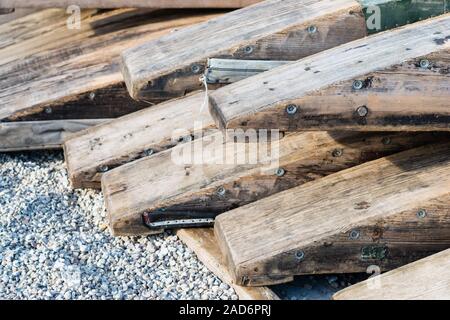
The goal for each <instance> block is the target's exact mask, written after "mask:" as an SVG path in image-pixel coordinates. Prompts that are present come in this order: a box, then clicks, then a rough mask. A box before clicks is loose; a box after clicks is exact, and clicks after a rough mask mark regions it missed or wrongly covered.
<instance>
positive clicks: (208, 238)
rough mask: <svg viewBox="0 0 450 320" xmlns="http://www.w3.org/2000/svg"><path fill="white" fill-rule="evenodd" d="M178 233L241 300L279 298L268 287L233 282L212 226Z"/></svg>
mask: <svg viewBox="0 0 450 320" xmlns="http://www.w3.org/2000/svg"><path fill="white" fill-rule="evenodd" d="M176 234H177V236H178V238H180V239H181V241H183V242H184V243H185V244H186V245H187V246H188V248H189V249H191V250H192V251H194V253H195V254H196V255H197V258H198V259H199V260H200V261H201V262H202V263H203V264H204V265H205V266H206V267H207V268H208V269H209V270H210V271H211V272H212V273H214V274H215V275H216V276H217V277H218V278H219V279H220V280H222V281H223V282H225V283H226V284H228V285H229V286H231V287H232V288H233V289H234V291H235V292H236V294H237V295H238V297H239V300H279V297H278V296H277V295H276V294H275V293H274V292H273V291H272V290H271V289H270V288H268V287H258V288H249V287H243V286H239V285H237V284H235V283H234V282H233V279H232V277H231V275H230V273H229V271H228V269H227V266H226V265H225V264H224V263H223V261H222V254H221V252H220V249H219V246H218V245H217V242H216V238H215V237H214V231H213V229H212V228H205V229H180V230H178V231H177V233H176Z"/></svg>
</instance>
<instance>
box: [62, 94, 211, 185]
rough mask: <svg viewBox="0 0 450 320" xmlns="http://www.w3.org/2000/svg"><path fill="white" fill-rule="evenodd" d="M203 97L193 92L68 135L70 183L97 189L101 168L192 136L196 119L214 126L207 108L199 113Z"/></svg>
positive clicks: (205, 125)
mask: <svg viewBox="0 0 450 320" xmlns="http://www.w3.org/2000/svg"><path fill="white" fill-rule="evenodd" d="M204 100H205V96H204V94H193V95H191V96H188V97H185V98H183V99H178V100H173V101H168V102H165V103H162V104H159V105H156V106H154V107H151V108H147V109H144V110H141V111H138V112H135V113H131V114H129V115H126V116H124V117H121V118H119V119H117V120H114V121H111V122H108V123H105V124H103V125H100V126H97V127H93V128H90V129H89V130H85V131H82V132H80V133H79V134H76V135H72V136H71V137H70V138H69V139H67V140H66V141H65V143H64V153H65V159H66V165H67V170H68V174H69V179H70V181H71V184H72V186H73V187H74V188H100V179H101V175H102V174H103V172H102V171H107V170H110V169H113V168H115V167H118V166H120V165H122V164H124V163H128V162H131V161H134V160H136V159H139V158H142V157H145V156H148V155H150V154H153V153H157V152H160V151H163V150H165V149H169V148H171V147H173V146H175V145H177V144H178V143H180V142H183V141H185V140H186V138H188V140H190V139H191V138H195V136H193V134H194V132H193V131H194V123H195V122H196V121H197V122H198V123H199V124H201V126H200V129H203V130H207V129H209V128H212V127H214V122H213V120H212V118H211V116H210V115H209V112H208V108H203V112H200V111H201V107H202V104H203V103H204ZM177 132H178V134H177ZM175 135H176V136H175ZM80 154H83V156H82V157H80ZM105 168H107V169H106V170H105Z"/></svg>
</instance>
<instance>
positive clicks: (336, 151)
mask: <svg viewBox="0 0 450 320" xmlns="http://www.w3.org/2000/svg"><path fill="white" fill-rule="evenodd" d="M331 154H332V156H333V157H335V158H338V157H342V155H343V154H344V150H342V149H334V150H333V152H332V153H331Z"/></svg>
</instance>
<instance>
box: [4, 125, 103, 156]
mask: <svg viewBox="0 0 450 320" xmlns="http://www.w3.org/2000/svg"><path fill="white" fill-rule="evenodd" d="M107 121H109V119H93V120H53V121H22V122H5V123H0V152H8V151H19V150H20V151H22V150H38V149H58V148H61V146H62V144H63V141H64V139H66V138H67V137H68V136H70V135H71V134H72V133H74V132H78V131H81V130H84V129H86V128H89V127H92V126H96V125H98V124H101V123H103V122H107Z"/></svg>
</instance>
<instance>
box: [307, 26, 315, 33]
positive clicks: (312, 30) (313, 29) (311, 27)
mask: <svg viewBox="0 0 450 320" xmlns="http://www.w3.org/2000/svg"><path fill="white" fill-rule="evenodd" d="M307 30H308V33H316V32H317V27H316V26H309V27H308V29H307Z"/></svg>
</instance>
